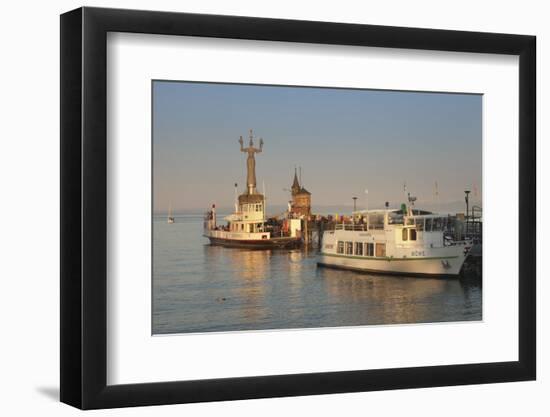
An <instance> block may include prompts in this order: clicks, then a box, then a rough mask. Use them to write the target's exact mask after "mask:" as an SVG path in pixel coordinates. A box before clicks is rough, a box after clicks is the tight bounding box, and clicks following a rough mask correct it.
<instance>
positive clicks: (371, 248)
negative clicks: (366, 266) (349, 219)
mask: <svg viewBox="0 0 550 417" xmlns="http://www.w3.org/2000/svg"><path fill="white" fill-rule="evenodd" d="M365 246H366V249H365V255H367V256H374V243H365Z"/></svg>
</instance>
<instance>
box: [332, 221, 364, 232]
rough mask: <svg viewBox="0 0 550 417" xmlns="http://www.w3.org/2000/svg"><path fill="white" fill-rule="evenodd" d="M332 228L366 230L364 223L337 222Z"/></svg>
mask: <svg viewBox="0 0 550 417" xmlns="http://www.w3.org/2000/svg"><path fill="white" fill-rule="evenodd" d="M334 230H352V231H359V232H365V231H367V230H368V228H367V225H366V224H354V223H338V224H336V225H335V226H334Z"/></svg>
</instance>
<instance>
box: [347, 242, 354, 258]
mask: <svg viewBox="0 0 550 417" xmlns="http://www.w3.org/2000/svg"><path fill="white" fill-rule="evenodd" d="M346 255H353V242H346Z"/></svg>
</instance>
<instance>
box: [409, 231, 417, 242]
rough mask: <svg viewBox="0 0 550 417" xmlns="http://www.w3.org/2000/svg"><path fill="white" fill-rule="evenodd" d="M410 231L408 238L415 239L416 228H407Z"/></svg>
mask: <svg viewBox="0 0 550 417" xmlns="http://www.w3.org/2000/svg"><path fill="white" fill-rule="evenodd" d="M409 231H410V236H409V237H410V240H416V229H409Z"/></svg>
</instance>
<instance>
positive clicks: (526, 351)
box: [60, 7, 536, 409]
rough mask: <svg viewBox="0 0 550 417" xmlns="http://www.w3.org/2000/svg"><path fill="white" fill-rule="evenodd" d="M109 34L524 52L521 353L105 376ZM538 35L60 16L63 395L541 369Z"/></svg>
mask: <svg viewBox="0 0 550 417" xmlns="http://www.w3.org/2000/svg"><path fill="white" fill-rule="evenodd" d="M108 32H132V33H147V34H163V35H174V36H178V35H186V36H199V37H215V38H235V39H254V40H266V41H285V42H305V43H319V44H333V45H356V46H371V47H373V46H374V47H383V48H405V49H421V50H441V51H457V52H477V53H490V54H508V55H517V56H519V103H518V105H519V132H518V137H519V155H518V158H519V216H520V218H521V223H520V224H521V226H520V229H519V294H518V296H519V360H518V361H513V362H496V363H477V364H467V365H459V364H456V365H452V364H451V365H445V366H423V367H412V368H398V369H376V370H357V371H344V372H326V373H310V374H293V375H273V376H256V377H239V378H224V379H209V380H198V381H176V382H162V383H142V384H128V385H112V386H109V385H107V383H106V381H107V334H106V329H107V304H106V300H107V181H108V178H107V129H106V128H107V110H106V93H107V73H106V47H107V33H108ZM535 45H536V38H535V37H534V36H524V35H510V34H495V33H480V32H461V31H449V30H432V29H415V28H403V27H387V26H372V25H358V24H341V23H326V22H311V21H295V20H280V19H265V18H252V17H236V16H218V15H201V14H187V13H171V12H152V11H136V10H120V9H102V8H88V7H84V8H79V9H77V10H73V11H70V12H67V13H65V14H63V15H61V53H60V56H61V92H60V93H61V309H60V315H61V358H60V359H61V382H60V383H61V401H62V402H64V403H67V404H70V405H73V406H75V407H78V408H82V409H95V408H111V407H124V406H142V405H155V404H174V403H190V402H201V401H220V400H238V399H250V398H266V397H281V396H298V395H313V394H327V393H344V392H357V391H376V390H388V389H401V388H421V387H435V386H450V385H463V384H482V383H495V382H507V381H525V380H534V379H535V378H536V314H535V313H536V266H535V265H536V262H535V261H536V259H535V257H536V157H535V156H536V139H535V135H536V131H535V122H536V120H535V108H536V92H535V86H536V84H535V83H536V81H535V79H536V77H535V75H536V73H535V67H536V65H535V63H536V52H535V51H536V47H535Z"/></svg>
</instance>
